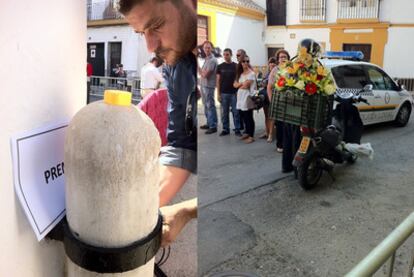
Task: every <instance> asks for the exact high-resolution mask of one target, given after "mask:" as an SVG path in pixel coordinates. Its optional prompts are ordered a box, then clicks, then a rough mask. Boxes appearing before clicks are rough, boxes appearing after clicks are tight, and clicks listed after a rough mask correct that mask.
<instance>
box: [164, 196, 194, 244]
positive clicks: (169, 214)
mask: <svg viewBox="0 0 414 277" xmlns="http://www.w3.org/2000/svg"><path fill="white" fill-rule="evenodd" d="M160 211H161V214H162V217H163V222H162V239H161V246H162V247H165V246H168V245H169V244H171V243H172V242H174V241H175V239H176V238H177V236H178V235H179V234H180V232H181V230H182V229H183V228H184V226H185V225H186V224H187V223H188V222H189V221H190V220H191V219H193V218H196V217H197V198H193V199H191V200H187V201H184V202H181V203H178V204H174V205H171V206H165V207H162V208H160Z"/></svg>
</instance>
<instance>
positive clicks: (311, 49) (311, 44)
mask: <svg viewBox="0 0 414 277" xmlns="http://www.w3.org/2000/svg"><path fill="white" fill-rule="evenodd" d="M302 47H305V48H306V50H307V52H308V53H309V54H311V55H312V57H316V56H317V55H319V54H320V52H321V46H320V45H319V43H317V42H316V41H314V40H313V39H311V38H305V39H303V40H302V41H301V42H299V46H298V50H300V48H302Z"/></svg>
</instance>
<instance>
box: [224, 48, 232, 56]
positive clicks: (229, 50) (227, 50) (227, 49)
mask: <svg viewBox="0 0 414 277" xmlns="http://www.w3.org/2000/svg"><path fill="white" fill-rule="evenodd" d="M223 52H229V53H230V55H233V52H232V51H231V49H230V48H226V49H224V50H223Z"/></svg>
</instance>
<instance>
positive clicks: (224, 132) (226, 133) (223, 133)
mask: <svg viewBox="0 0 414 277" xmlns="http://www.w3.org/2000/svg"><path fill="white" fill-rule="evenodd" d="M229 134H230V132H229V131H224V130H223V131H221V133H220V135H219V136H220V137H223V136H227V135H229Z"/></svg>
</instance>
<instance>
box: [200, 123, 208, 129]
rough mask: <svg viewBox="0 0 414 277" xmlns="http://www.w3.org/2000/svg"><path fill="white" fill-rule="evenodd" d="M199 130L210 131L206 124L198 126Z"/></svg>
mask: <svg viewBox="0 0 414 277" xmlns="http://www.w3.org/2000/svg"><path fill="white" fill-rule="evenodd" d="M200 129H203V130H208V129H210V127H208V125H207V124H204V125H201V126H200Z"/></svg>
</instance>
